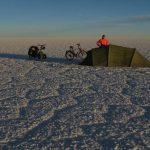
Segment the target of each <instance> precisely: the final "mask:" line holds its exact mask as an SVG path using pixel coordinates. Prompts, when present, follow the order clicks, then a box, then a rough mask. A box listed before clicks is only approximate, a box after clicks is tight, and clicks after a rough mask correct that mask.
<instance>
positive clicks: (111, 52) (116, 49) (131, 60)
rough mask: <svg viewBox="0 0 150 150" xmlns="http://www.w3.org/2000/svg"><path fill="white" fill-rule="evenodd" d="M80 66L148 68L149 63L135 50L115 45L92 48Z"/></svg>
mask: <svg viewBox="0 0 150 150" xmlns="http://www.w3.org/2000/svg"><path fill="white" fill-rule="evenodd" d="M81 65H87V66H108V67H150V61H148V60H147V59H146V58H144V57H143V56H142V55H141V54H140V53H139V52H138V51H137V50H136V49H135V48H127V47H122V46H117V45H109V47H107V48H105V47H99V48H94V49H92V50H90V51H88V52H87V57H86V58H85V59H84V60H83V62H82V63H81Z"/></svg>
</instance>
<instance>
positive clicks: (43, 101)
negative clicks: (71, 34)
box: [0, 38, 150, 150]
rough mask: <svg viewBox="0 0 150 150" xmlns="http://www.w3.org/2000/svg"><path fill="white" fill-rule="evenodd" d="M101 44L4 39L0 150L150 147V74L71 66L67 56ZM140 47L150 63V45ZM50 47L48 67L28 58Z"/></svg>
mask: <svg viewBox="0 0 150 150" xmlns="http://www.w3.org/2000/svg"><path fill="white" fill-rule="evenodd" d="M94 40H95V39H88V38H87V39H86V40H84V39H75V40H74V41H73V40H72V39H55V38H54V39H48V38H47V39H42V40H41V39H17V38H16V39H7V40H6V39H0V148H2V149H14V150H17V149H18V150H20V149H32V150H33V149H67V148H68V149H143V150H144V149H149V148H150V138H149V135H150V94H149V93H150V68H136V69H135V68H105V67H88V66H80V65H77V64H78V63H79V62H80V60H74V61H71V62H68V61H67V60H66V59H65V57H64V54H65V50H66V49H67V48H68V47H69V45H75V44H76V43H78V41H80V43H81V45H82V47H83V48H85V49H87V50H89V49H91V48H92V47H94V46H95V43H94V42H95V41H94ZM112 42H114V43H117V44H119V45H123V46H127V45H128V46H130V47H136V48H137V49H139V50H140V52H142V54H144V56H145V57H147V58H148V59H149V60H150V51H149V49H150V44H149V43H148V42H145V43H144V42H143V45H142V42H141V41H140V42H138V41H136V40H135V41H134V42H133V41H132V42H131V41H130V42H131V43H130V42H129V41H123V42H119V41H117V40H116V39H114V40H112ZM33 44H47V50H46V51H45V53H47V55H48V59H47V60H46V61H43V62H41V61H36V60H28V56H27V51H28V48H29V47H30V46H31V45H33Z"/></svg>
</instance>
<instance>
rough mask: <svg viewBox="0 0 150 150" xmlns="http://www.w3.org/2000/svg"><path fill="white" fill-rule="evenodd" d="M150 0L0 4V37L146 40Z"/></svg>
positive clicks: (52, 0) (9, 0)
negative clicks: (138, 38)
mask: <svg viewBox="0 0 150 150" xmlns="http://www.w3.org/2000/svg"><path fill="white" fill-rule="evenodd" d="M149 6H150V0H1V1H0V37H94V36H98V35H100V34H106V35H110V36H127V37H142V38H144V37H147V38H150V8H149Z"/></svg>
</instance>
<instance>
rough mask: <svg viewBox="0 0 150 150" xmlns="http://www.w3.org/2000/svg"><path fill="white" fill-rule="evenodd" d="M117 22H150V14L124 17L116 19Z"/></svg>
mask: <svg viewBox="0 0 150 150" xmlns="http://www.w3.org/2000/svg"><path fill="white" fill-rule="evenodd" d="M115 22H117V23H127V24H130V23H150V15H144V16H133V17H124V18H119V19H117V20H115Z"/></svg>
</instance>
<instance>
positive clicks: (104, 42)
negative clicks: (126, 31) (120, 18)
mask: <svg viewBox="0 0 150 150" xmlns="http://www.w3.org/2000/svg"><path fill="white" fill-rule="evenodd" d="M96 44H97V46H106V47H107V46H109V41H108V39H106V35H102V38H101V39H99V40H98V41H97V42H96Z"/></svg>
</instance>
